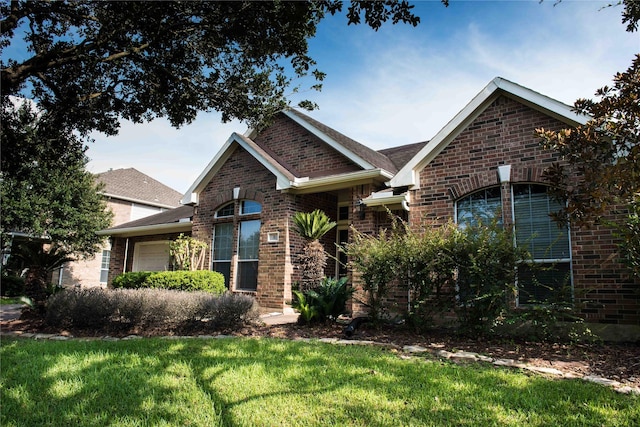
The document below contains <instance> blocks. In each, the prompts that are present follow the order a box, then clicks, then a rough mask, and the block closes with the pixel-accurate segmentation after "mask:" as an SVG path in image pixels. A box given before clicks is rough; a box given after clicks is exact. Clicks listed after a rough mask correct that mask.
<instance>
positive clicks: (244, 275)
mask: <svg viewBox="0 0 640 427" xmlns="http://www.w3.org/2000/svg"><path fill="white" fill-rule="evenodd" d="M257 288H258V261H240V262H238V283H237V285H236V289H241V290H244V291H255V290H256V289H257Z"/></svg>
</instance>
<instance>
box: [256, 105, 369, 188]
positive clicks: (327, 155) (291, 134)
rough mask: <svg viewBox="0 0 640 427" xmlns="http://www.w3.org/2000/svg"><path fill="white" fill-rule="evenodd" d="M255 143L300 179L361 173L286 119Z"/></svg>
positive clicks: (328, 147) (341, 156)
mask: <svg viewBox="0 0 640 427" xmlns="http://www.w3.org/2000/svg"><path fill="white" fill-rule="evenodd" d="M255 142H256V143H258V144H261V145H263V146H266V147H268V149H269V150H271V151H272V152H273V153H275V154H276V155H277V156H278V157H280V158H281V159H282V160H284V161H285V162H286V163H287V164H288V165H289V166H290V167H292V168H293V169H294V170H296V171H299V172H300V175H299V176H328V175H333V174H334V173H336V172H337V171H339V172H349V171H358V170H360V167H358V166H357V165H355V164H354V163H353V162H352V161H350V160H348V159H347V158H346V157H344V156H343V155H342V154H340V153H339V152H337V151H336V150H334V149H333V148H331V147H330V146H328V145H327V144H325V143H324V142H322V141H320V140H319V139H318V137H316V136H315V135H313V134H311V133H309V132H307V131H306V130H305V129H303V128H301V127H300V125H298V124H297V123H296V122H294V121H293V120H291V119H290V118H288V117H287V116H285V115H283V114H280V115H278V116H277V117H276V118H275V120H274V122H273V124H272V125H271V126H270V127H269V128H267V129H265V130H264V131H263V132H262V133H261V134H260V135H259V136H258V137H256V138H255Z"/></svg>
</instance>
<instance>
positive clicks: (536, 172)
mask: <svg viewBox="0 0 640 427" xmlns="http://www.w3.org/2000/svg"><path fill="white" fill-rule="evenodd" d="M540 127H544V128H546V129H559V128H562V127H566V125H564V124H563V123H561V122H559V121H557V120H555V119H553V118H552V117H549V116H546V115H544V114H542V113H540V112H537V111H535V110H533V109H531V108H529V107H527V106H524V105H522V104H520V103H518V102H516V101H514V100H512V99H509V98H507V97H504V96H502V97H499V98H498V99H497V100H496V101H495V102H494V103H493V104H492V105H491V106H489V107H488V108H487V109H486V110H485V111H484V112H483V113H482V114H480V116H478V117H477V118H476V119H475V120H474V121H473V123H471V125H470V126H468V127H467V128H466V129H465V130H463V131H462V132H461V133H460V134H459V135H458V136H457V137H456V138H455V139H454V140H453V141H452V142H451V143H450V144H449V145H448V146H447V147H446V148H445V149H444V150H443V151H442V152H441V153H440V154H439V155H438V156H437V157H436V158H435V159H434V160H433V161H432V162H431V163H430V164H428V165H427V166H426V167H425V168H424V169H423V170H422V171H421V172H420V188H419V189H417V190H412V191H411V212H410V221H411V224H412V226H413V227H420V226H428V225H432V224H440V223H442V222H444V221H446V220H447V219H448V218H453V217H454V215H455V202H456V200H458V199H460V198H462V197H464V196H465V195H468V194H469V193H471V192H474V191H476V190H478V189H481V188H483V187H488V186H495V185H497V184H498V177H497V167H498V166H499V165H502V164H505V165H511V182H512V183H526V182H540V183H543V178H542V172H543V171H544V169H545V168H546V167H547V166H548V165H550V164H551V163H552V162H554V161H558V158H557V156H556V155H555V153H553V152H551V151H546V150H543V149H542V148H541V146H540V142H539V140H538V139H537V138H536V137H535V135H534V130H535V129H536V128H540ZM509 195H510V190H509V188H503V198H505V200H504V203H503V207H504V208H505V210H506V211H505V218H506V220H507V222H510V218H511V212H510V207H511V201H510V199H509ZM571 241H572V258H573V279H574V282H573V283H574V293H575V302H576V306H577V307H580V308H582V307H585V302H586V301H587V300H593V301H594V302H593V303H590V304H587V305H586V307H585V308H582V313H583V315H584V316H585V317H586V319H587V320H588V321H591V322H602V323H625V324H638V323H639V322H640V314H639V312H640V306H639V304H638V302H639V300H638V293H637V292H636V293H635V294H634V293H633V292H634V290H637V289H638V285H639V284H640V283H638V280H637V279H636V280H635V281H634V280H633V279H632V278H631V277H630V276H629V274H628V273H627V272H626V270H624V268H623V267H622V266H621V265H620V264H619V263H618V262H617V261H616V255H615V249H616V246H615V242H614V239H613V237H612V235H611V232H610V231H608V230H605V229H601V228H594V229H590V230H578V229H572V230H571Z"/></svg>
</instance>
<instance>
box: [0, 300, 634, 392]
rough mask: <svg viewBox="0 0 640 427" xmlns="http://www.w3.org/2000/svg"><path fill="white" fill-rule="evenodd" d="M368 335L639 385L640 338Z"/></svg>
mask: <svg viewBox="0 0 640 427" xmlns="http://www.w3.org/2000/svg"><path fill="white" fill-rule="evenodd" d="M343 328H344V325H341V324H337V323H331V324H326V325H325V324H323V325H312V326H307V325H298V324H285V325H273V326H268V325H262V324H260V325H251V326H246V327H244V328H243V329H242V330H239V331H220V333H223V334H229V335H236V336H247V337H273V338H283V339H298V338H340V339H344V338H345V335H344V334H343ZM0 330H1V331H2V332H8V331H13V332H41V333H53V334H60V335H68V336H74V337H100V336H105V335H109V336H114V337H117V336H126V335H131V334H136V335H140V336H147V337H151V336H163V335H164V336H166V335H200V334H211V332H210V331H207V332H205V331H202V330H193V329H192V330H162V329H154V330H144V331H139V330H128V331H105V330H90V331H88V330H61V329H59V328H52V327H50V326H47V325H46V324H45V323H44V322H43V321H42V320H41V319H40V318H38V317H37V316H33V315H29V314H28V312H25V313H23V315H22V317H21V318H20V319H17V320H10V321H4V322H0ZM350 339H354V340H370V341H375V342H377V343H384V344H389V345H393V346H396V347H399V348H401V347H403V346H405V345H417V346H421V347H425V348H427V349H430V350H432V351H436V350H447V351H461V350H464V351H471V352H475V353H479V354H482V355H486V356H490V357H494V358H502V359H514V360H517V361H519V362H526V363H528V364H531V365H534V366H540V367H548V368H555V369H558V370H560V371H563V372H567V373H572V374H575V375H578V376H584V375H595V376H601V377H605V378H608V379H612V380H616V381H619V382H621V383H623V384H625V385H629V386H633V387H640V343H615V344H614V343H596V344H593V343H588V344H562V343H552V342H530V341H526V340H514V339H508V340H506V339H488V338H484V337H483V338H467V337H461V336H457V335H454V334H451V333H448V332H446V331H443V330H433V331H430V332H428V333H424V334H418V333H415V332H414V331H413V330H411V329H410V328H407V327H405V326H402V325H384V326H380V327H373V326H372V325H369V324H364V325H362V326H360V328H358V330H357V331H356V332H355V334H354V335H353V336H352V337H351V338H350Z"/></svg>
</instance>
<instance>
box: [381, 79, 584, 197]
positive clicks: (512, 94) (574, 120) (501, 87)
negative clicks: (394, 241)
mask: <svg viewBox="0 0 640 427" xmlns="http://www.w3.org/2000/svg"><path fill="white" fill-rule="evenodd" d="M499 96H507V97H509V98H512V99H514V100H516V101H518V102H520V103H522V104H524V105H527V106H529V107H530V108H533V109H535V110H537V111H541V112H543V113H545V114H548V115H549V116H551V117H555V118H556V119H558V120H560V121H562V122H565V123H567V124H569V125H571V126H575V125H578V124H584V123H586V122H587V120H588V117H586V116H583V115H578V114H576V113H575V112H574V111H573V110H572V109H571V107H570V106H568V105H566V104H563V103H561V102H559V101H556V100H555V99H552V98H549V97H547V96H545V95H542V94H540V93H538V92H535V91H533V90H531V89H528V88H526V87H523V86H520V85H518V84H515V83H512V82H510V81H509V80H505V79H503V78H501V77H496V78H495V79H493V80H492V81H491V82H490V83H489V84H488V85H487V86H486V87H485V88H484V89H482V91H481V92H480V93H479V94H478V95H476V96H475V97H474V98H473V99H472V100H471V102H469V104H467V106H466V107H464V108H463V109H462V111H460V112H459V113H458V114H457V115H456V116H455V117H454V118H453V119H452V120H451V121H450V122H449V123H447V125H446V126H445V127H443V128H442V129H441V130H440V131H439V132H438V133H437V134H436V135H435V136H434V137H433V138H432V139H431V140H430V141H429V142H428V143H427V144H426V145H425V146H424V147H423V148H422V149H421V150H420V151H419V152H418V153H417V154H416V155H415V156H414V157H413V158H412V159H411V160H409V161H408V162H407V163H406V164H405V165H404V166H403V167H402V168H401V169H400V170H399V171H398V173H397V174H396V175H395V176H394V177H393V178H392V179H391V181H390V186H391V187H407V186H409V187H411V186H413V187H414V188H417V187H418V186H419V185H420V182H419V180H418V179H417V175H418V173H419V172H420V171H421V170H422V169H423V168H424V167H425V166H426V165H427V164H429V162H431V160H433V159H434V158H435V157H436V156H437V155H438V154H439V153H440V152H442V150H444V149H445V148H446V147H447V145H449V143H450V142H451V141H453V140H454V139H455V138H456V137H457V136H458V135H459V134H460V132H462V131H463V130H464V129H465V128H466V127H467V126H468V125H469V124H470V123H471V122H472V121H473V120H475V119H476V117H478V116H479V115H480V114H481V113H482V112H483V111H484V110H485V109H486V108H487V107H488V106H489V105H491V103H493V102H494V101H495V100H496V99H497V98H498V97H499Z"/></svg>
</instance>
